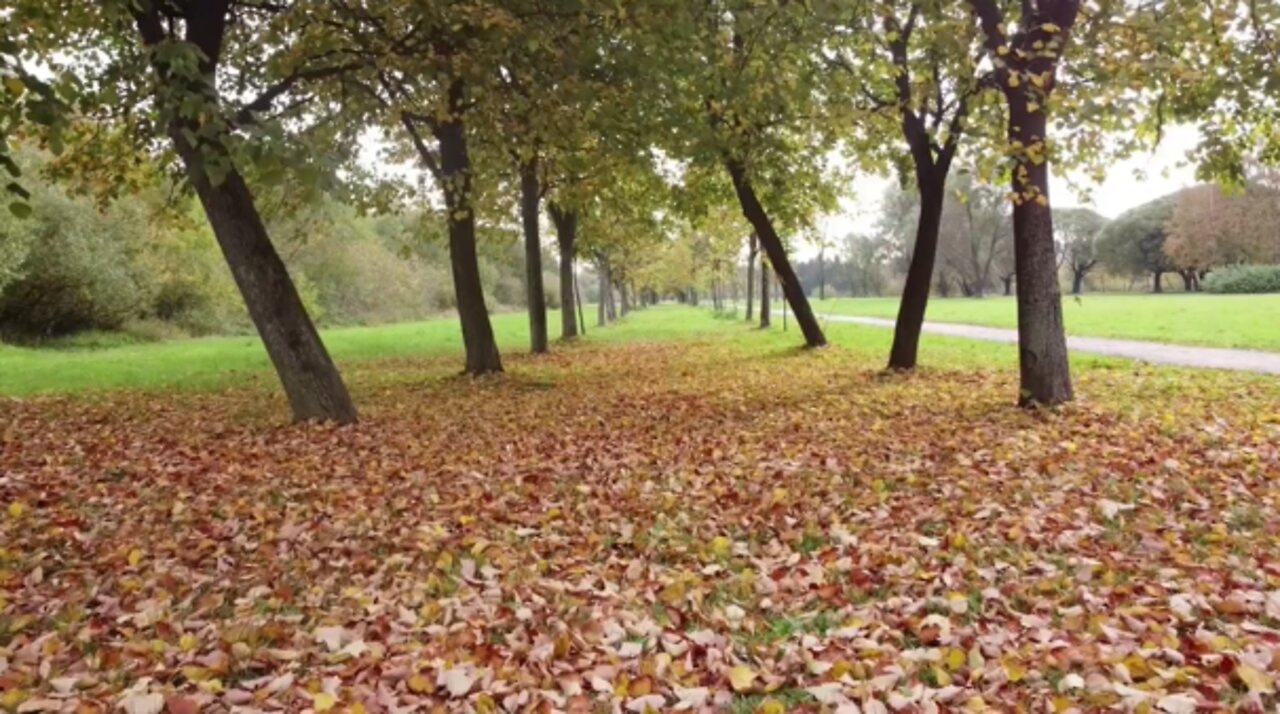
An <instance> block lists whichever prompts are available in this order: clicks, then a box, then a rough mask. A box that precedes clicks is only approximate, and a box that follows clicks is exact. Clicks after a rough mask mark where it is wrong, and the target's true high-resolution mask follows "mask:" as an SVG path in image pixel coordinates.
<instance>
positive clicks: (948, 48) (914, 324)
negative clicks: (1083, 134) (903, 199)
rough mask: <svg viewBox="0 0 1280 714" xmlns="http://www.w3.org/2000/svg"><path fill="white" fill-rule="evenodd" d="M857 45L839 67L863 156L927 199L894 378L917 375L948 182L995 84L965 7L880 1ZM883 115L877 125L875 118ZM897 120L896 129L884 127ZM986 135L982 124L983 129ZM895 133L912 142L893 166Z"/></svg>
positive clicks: (899, 324)
mask: <svg viewBox="0 0 1280 714" xmlns="http://www.w3.org/2000/svg"><path fill="white" fill-rule="evenodd" d="M850 14H851V15H852V18H851V19H850V20H849V21H848V25H849V30H848V31H846V32H843V33H841V34H840V35H838V36H842V37H846V38H848V41H847V42H846V43H844V44H843V45H836V48H837V49H838V54H836V55H835V56H836V61H835V62H834V63H833V64H834V65H835V66H836V67H838V68H839V69H842V70H844V71H845V73H846V74H847V75H848V76H849V77H851V78H852V84H853V86H852V87H851V88H848V89H847V90H846V92H847V93H848V94H850V95H851V96H852V99H853V101H854V102H855V103H856V105H857V106H858V108H859V109H860V110H861V111H858V112H856V113H855V116H857V117H859V118H860V119H862V121H863V123H864V124H865V125H867V127H868V128H864V129H863V132H864V135H863V137H862V151H863V152H864V153H868V154H872V155H875V156H878V157H879V158H880V160H881V161H885V160H887V162H888V163H890V164H891V165H894V166H896V167H897V168H898V173H899V176H900V179H901V180H902V182H903V185H904V186H905V185H906V183H907V181H908V176H910V177H911V179H910V181H911V183H912V184H913V185H914V188H915V190H916V192H918V194H919V202H918V207H919V210H918V211H917V213H916V219H917V222H916V228H915V238H914V240H913V241H912V244H911V250H910V256H911V257H910V264H909V267H908V269H907V279H906V283H905V285H904V286H903V290H902V300H901V302H900V303H899V307H898V319H897V321H896V323H895V325H894V337H893V346H892V348H891V349H890V352H889V367H890V368H891V369H902V370H909V369H913V368H915V366H916V361H917V357H918V352H919V345H920V331H921V327H922V326H923V324H924V316H925V310H926V308H927V307H928V301H929V289H930V283H931V282H932V280H933V276H934V266H935V262H936V259H937V253H938V240H939V230H940V227H941V222H942V219H943V205H944V202H945V199H946V185H947V178H948V175H949V174H950V171H951V166H952V162H953V161H954V159H955V157H956V153H957V151H958V150H959V148H960V142H961V140H962V138H963V137H964V136H965V135H966V133H967V132H968V130H969V129H970V125H971V123H973V122H971V118H970V114H971V112H973V111H975V110H978V111H979V112H981V111H982V110H983V109H984V106H983V101H984V98H983V96H982V94H981V93H982V90H983V89H984V86H985V85H986V84H988V83H989V81H990V78H989V77H988V76H987V73H986V72H984V71H980V70H979V60H980V59H981V52H982V43H981V35H980V33H979V32H978V31H976V29H975V28H974V27H973V23H972V22H971V21H970V18H969V16H968V14H967V13H966V12H965V11H964V7H963V6H962V5H960V4H956V3H948V2H937V1H931V0H879V2H875V3H871V4H870V7H869V9H867V8H864V7H862V6H855V8H854V9H853V10H852V11H851V12H850ZM868 112H870V113H873V114H878V115H879V116H873V117H872V119H871V120H870V121H867V120H866V119H863V117H866V115H867V113H868ZM886 118H892V120H894V121H893V122H892V123H893V124H896V129H895V128H892V127H890V126H878V124H883V120H884V119H886ZM977 126H978V128H979V130H980V129H981V128H982V126H983V124H982V123H981V122H977ZM890 132H895V133H897V134H899V138H901V139H903V140H905V142H906V148H907V153H906V154H905V155H903V154H902V153H901V151H900V150H898V151H897V152H895V153H894V154H891V155H889V156H888V157H884V156H883V152H884V151H885V150H886V149H887V148H888V147H892V146H894V144H892V143H890V142H887V141H884V140H883V137H884V136H886V135H888V134H889V133H890Z"/></svg>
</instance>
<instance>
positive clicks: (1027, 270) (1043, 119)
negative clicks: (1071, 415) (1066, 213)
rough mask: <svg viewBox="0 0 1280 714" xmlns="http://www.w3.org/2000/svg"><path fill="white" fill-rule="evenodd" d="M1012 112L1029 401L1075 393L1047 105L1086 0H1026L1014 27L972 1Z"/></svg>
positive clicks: (1022, 346) (997, 10)
mask: <svg viewBox="0 0 1280 714" xmlns="http://www.w3.org/2000/svg"><path fill="white" fill-rule="evenodd" d="M969 2H970V4H971V5H972V7H973V9H974V14H975V15H977V18H978V22H979V24H980V25H981V27H982V32H983V35H984V37H985V44H986V47H987V56H988V58H989V59H990V60H991V62H992V64H993V65H994V67H995V78H996V84H997V86H999V87H1000V89H1001V91H1002V93H1003V94H1004V99H1005V105H1006V108H1007V110H1008V115H1007V118H1008V140H1009V149H1010V153H1011V154H1012V159H1013V161H1012V172H1011V190H1012V196H1013V244H1014V260H1015V261H1016V263H1017V268H1018V271H1017V272H1018V298H1017V299H1018V364H1019V372H1020V381H1021V389H1020V399H1019V402H1020V403H1022V404H1024V405H1029V404H1045V405H1054V404H1060V403H1062V402H1066V401H1070V400H1071V398H1072V389H1071V373H1070V369H1069V367H1068V365H1067V339H1066V332H1065V330H1064V328H1063V324H1062V294H1061V290H1060V289H1059V287H1058V262H1057V257H1056V255H1055V253H1054V233H1053V214H1052V212H1051V210H1050V206H1049V166H1048V158H1049V157H1048V146H1047V144H1046V142H1047V140H1048V109H1047V105H1048V103H1049V100H1050V97H1051V95H1052V93H1053V88H1054V84H1055V82H1056V79H1057V74H1058V66H1059V64H1060V62H1061V60H1062V56H1063V51H1064V50H1065V48H1066V43H1067V39H1068V37H1069V35H1070V32H1071V29H1072V27H1073V26H1074V25H1075V23H1076V17H1077V15H1078V14H1079V11H1080V0H1022V2H1021V8H1022V12H1021V14H1020V15H1019V16H1018V19H1017V25H1016V29H1015V30H1014V32H1013V34H1012V35H1010V34H1008V27H1009V25H1008V24H1006V21H1007V18H1006V14H1005V12H1004V9H1003V8H1002V7H1001V4H1000V3H999V2H998V0H969Z"/></svg>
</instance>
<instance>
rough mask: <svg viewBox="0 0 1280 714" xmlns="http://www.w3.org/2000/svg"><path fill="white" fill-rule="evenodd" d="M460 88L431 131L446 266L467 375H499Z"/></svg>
mask: <svg viewBox="0 0 1280 714" xmlns="http://www.w3.org/2000/svg"><path fill="white" fill-rule="evenodd" d="M463 94H464V91H463V84H462V81H461V80H454V82H453V84H451V85H450V86H449V98H450V105H451V106H454V107H457V109H456V111H454V112H453V113H451V115H450V116H451V117H452V118H451V119H450V120H449V121H447V122H443V123H439V124H437V125H436V126H435V127H434V130H435V135H436V140H437V141H439V142H440V171H441V175H442V179H443V180H442V181H441V183H442V185H443V188H444V196H445V208H446V209H447V210H448V212H449V263H450V265H451V267H452V268H453V290H454V295H455V297H456V298H457V302H458V317H459V319H460V321H461V323H462V342H463V344H464V345H465V346H466V352H467V364H466V373H467V374H470V375H473V376H479V375H483V374H490V373H494V372H501V371H502V358H501V357H500V356H499V355H498V343H497V342H496V341H495V340H494V338H493V325H492V324H490V322H489V310H488V308H486V307H485V304H484V287H483V285H482V284H481V281H480V261H479V258H478V257H477V256H476V216H475V211H474V210H473V209H472V207H471V157H470V155H469V154H468V153H467V133H466V126H465V125H464V124H463V121H462V109H461V107H462V106H463V104H464V102H463V99H464V97H463Z"/></svg>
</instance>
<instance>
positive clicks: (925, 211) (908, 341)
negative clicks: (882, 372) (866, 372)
mask: <svg viewBox="0 0 1280 714" xmlns="http://www.w3.org/2000/svg"><path fill="white" fill-rule="evenodd" d="M916 171H917V176H918V181H917V183H918V185H919V188H920V218H919V220H918V222H917V223H916V242H915V249H914V250H912V251H911V265H910V266H909V267H908V268H907V281H906V283H905V284H904V285H903V287H902V302H900V303H899V304H898V319H897V321H896V322H895V323H894V326H893V347H892V348H891V349H890V350H889V369H901V370H909V369H915V366H916V358H917V355H918V353H919V350H920V330H921V328H922V327H923V326H924V314H925V310H926V309H927V308H928V306H929V286H930V285H931V284H932V283H933V264H934V261H935V259H936V256H937V253H938V229H939V227H940V226H941V223H942V204H943V200H944V199H945V197H946V191H945V189H944V183H945V181H946V176H945V175H943V176H941V177H939V176H937V175H936V174H935V172H933V171H932V170H931V169H928V168H923V167H918V168H917V169H916Z"/></svg>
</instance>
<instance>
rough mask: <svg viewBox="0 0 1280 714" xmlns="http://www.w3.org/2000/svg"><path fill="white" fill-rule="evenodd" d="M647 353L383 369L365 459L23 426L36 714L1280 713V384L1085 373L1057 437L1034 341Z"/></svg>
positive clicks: (733, 339) (73, 404) (20, 404)
mask: <svg viewBox="0 0 1280 714" xmlns="http://www.w3.org/2000/svg"><path fill="white" fill-rule="evenodd" d="M610 329H611V330H612V332H606V333H601V334H602V335H603V334H609V335H611V337H610V339H611V340H614V341H615V343H613V344H605V343H600V342H588V343H586V344H581V345H577V346H574V347H572V348H562V349H560V350H557V352H556V353H555V354H553V355H551V356H550V357H546V358H540V359H530V358H527V357H520V356H514V355H509V356H508V363H509V365H510V368H511V369H510V373H509V374H508V375H506V376H504V377H501V378H497V379H490V380H483V381H480V382H472V381H469V380H461V379H457V378H451V377H447V376H444V375H447V374H449V373H451V372H452V371H454V370H455V369H456V368H457V356H456V355H449V356H447V357H429V358H421V359H415V358H397V359H390V360H373V361H364V362H354V363H351V364H350V365H349V366H348V368H347V370H346V376H347V377H348V380H349V381H350V382H351V384H352V385H353V388H354V392H355V396H356V398H357V401H358V403H359V404H360V406H361V409H362V414H363V421H362V422H361V424H360V425H358V426H355V427H348V428H332V427H325V426H303V427H285V426H282V425H281V422H282V419H283V416H284V413H285V412H284V408H283V404H282V400H280V399H279V398H278V396H276V395H275V394H274V390H273V389H271V387H270V384H269V383H267V382H254V383H252V384H249V385H248V386H245V387H242V388H232V389H220V390H217V391H212V392H192V391H187V392H182V393H158V392H153V393H140V392H121V393H112V394H98V395H91V396H76V397H40V398H33V399H26V400H21V401H14V400H10V401H7V402H0V409H3V410H4V412H5V413H4V417H5V418H4V419H3V421H2V422H0V424H3V427H2V429H3V430H2V431H0V508H2V509H3V510H2V511H0V709H19V708H22V709H23V710H25V711H38V710H41V709H46V710H48V709H53V708H65V709H68V710H71V709H75V708H76V707H77V706H78V707H80V710H81V711H107V710H110V709H113V708H115V707H121V706H122V707H124V709H125V710H126V711H130V712H145V711H155V710H156V708H158V707H159V706H161V705H165V706H167V707H168V711H170V712H178V713H182V714H186V713H188V712H193V711H195V710H196V709H197V707H201V706H203V707H205V708H206V709H207V710H209V711H226V710H230V709H232V708H234V707H242V708H243V709H241V710H242V711H252V710H272V709H277V710H278V709H286V710H290V711H335V712H336V711H353V712H359V711H363V712H392V711H415V710H421V711H430V710H432V709H433V708H435V707H439V708H442V709H445V710H459V711H461V710H468V709H469V710H474V711H480V712H492V711H497V710H499V709H502V708H505V709H507V710H514V709H516V708H519V707H528V708H530V709H533V710H549V709H551V708H553V707H554V708H557V709H565V710H569V711H610V710H612V709H615V708H620V709H622V710H624V711H631V712H645V711H648V710H652V711H663V710H670V709H676V708H687V709H693V710H698V709H718V710H731V711H743V712H746V711H760V712H779V711H783V710H785V709H790V710H810V711H817V710H819V709H820V708H822V707H828V708H829V709H832V710H837V711H847V712H853V711H858V710H861V711H863V712H885V711H887V710H894V711H936V710H959V709H965V710H969V711H978V710H982V709H986V708H990V709H993V710H1002V711H1009V710H1013V709H1016V708H1021V709H1023V710H1027V711H1068V710H1072V709H1074V710H1076V711H1096V710H1102V709H1117V710H1120V709H1134V708H1143V709H1145V710H1146V711H1169V712H1191V711H1193V710H1194V709H1195V707H1197V706H1199V707H1200V708H1201V709H1200V710H1201V711H1214V710H1223V709H1232V708H1243V709H1253V710H1257V711H1261V707H1263V706H1266V707H1267V710H1268V711H1270V707H1272V706H1274V705H1275V695H1274V689H1275V677H1276V676H1277V665H1278V664H1280V658H1278V657H1277V656H1276V655H1277V652H1280V630H1277V629H1276V628H1278V627H1280V561H1277V559H1276V557H1275V552H1276V545H1277V536H1280V512H1278V511H1277V508H1276V507H1277V503H1276V499H1277V495H1278V493H1277V490H1278V488H1280V487H1278V486H1277V483H1276V481H1275V478H1276V476H1277V474H1280V453H1278V447H1277V444H1278V443H1280V387H1277V385H1276V383H1275V380H1274V378H1261V377H1255V376H1243V375H1228V374H1224V373H1216V372H1194V373H1193V372H1179V371H1173V370H1151V369H1146V368H1133V367H1131V366H1129V365H1118V364H1116V363H1110V362H1100V363H1094V362H1078V363H1077V386H1078V390H1079V392H1080V395H1081V400H1080V401H1079V402H1078V403H1077V404H1075V405H1073V406H1071V407H1069V408H1066V409H1063V410H1062V411H1060V412H1058V413H1026V412H1022V411H1019V410H1017V409H1014V408H1012V407H1011V406H1010V405H1011V402H1012V401H1013V397H1014V393H1015V388H1016V382H1015V378H1014V374H1013V369H1011V364H1012V362H1011V360H1010V359H1008V357H1011V355H1006V353H1007V352H1011V350H1007V349H1003V348H1001V350H1002V351H992V350H996V349H997V346H990V345H983V346H982V347H984V348H986V349H987V350H988V351H986V352H972V353H971V352H966V351H965V350H968V349H970V348H972V347H973V345H972V344H968V343H966V344H963V345H953V344H951V343H941V342H940V343H931V344H932V350H933V354H934V355H935V356H936V355H938V354H939V353H943V352H945V356H946V357H947V358H948V359H953V360H955V361H956V363H957V364H960V363H963V362H964V359H965V357H964V356H965V355H968V356H969V358H968V359H969V363H970V364H972V363H975V362H984V363H986V365H987V367H986V368H984V369H981V370H973V369H966V370H963V371H960V370H957V371H939V370H925V371H924V372H922V373H920V374H917V375H914V376H885V375H883V374H882V373H881V372H880V371H879V367H880V365H881V362H882V359H883V350H882V346H881V345H879V344H875V345H863V344H862V343H860V342H858V341H856V340H851V339H848V335H845V336H844V337H841V336H840V335H841V334H843V333H840V332H839V331H835V330H833V333H835V334H834V335H833V336H835V337H836V341H837V343H840V342H844V343H845V346H839V345H837V346H836V347H834V348H832V349H829V350H823V351H820V352H803V351H797V350H795V349H794V348H793V346H792V343H793V341H794V337H795V334H794V332H793V333H791V334H790V335H780V334H776V333H775V334H761V333H758V332H756V331H753V330H747V329H744V328H742V327H741V326H740V325H737V324H734V323H730V322H728V321H723V320H714V319H712V318H710V317H708V316H707V315H706V314H705V313H702V314H694V313H689V312H686V311H678V310H673V309H655V310H650V311H648V312H646V313H643V314H641V315H637V316H633V317H632V318H631V319H630V320H629V322H628V323H627V324H626V325H623V326H619V327H616V328H610ZM659 331H661V332H663V333H664V340H662V341H656V340H652V339H650V340H647V341H640V342H633V341H629V340H630V339H632V338H635V337H638V336H650V337H651V336H653V335H656V334H658V332H659ZM859 334H860V333H859ZM993 356H994V357H995V359H992V358H993ZM853 705H857V707H858V708H859V709H854V708H853ZM841 707H843V709H841Z"/></svg>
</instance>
